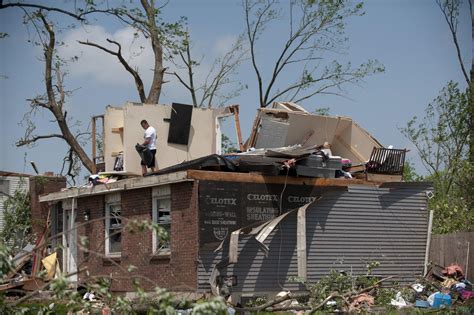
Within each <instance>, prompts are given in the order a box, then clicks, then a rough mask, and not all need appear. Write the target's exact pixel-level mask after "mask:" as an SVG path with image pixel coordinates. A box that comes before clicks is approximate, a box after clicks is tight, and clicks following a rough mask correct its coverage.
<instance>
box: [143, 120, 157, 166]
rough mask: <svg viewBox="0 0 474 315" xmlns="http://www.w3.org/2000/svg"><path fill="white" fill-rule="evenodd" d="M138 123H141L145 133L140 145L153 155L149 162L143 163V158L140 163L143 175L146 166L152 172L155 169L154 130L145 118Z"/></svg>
mask: <svg viewBox="0 0 474 315" xmlns="http://www.w3.org/2000/svg"><path fill="white" fill-rule="evenodd" d="M140 125H142V127H143V129H145V134H144V135H143V138H144V139H145V140H144V141H143V143H142V145H143V146H145V147H147V149H148V150H150V152H151V154H152V156H153V157H152V159H151V160H150V161H149V163H145V161H144V160H143V159H142V161H141V163H140V164H141V165H142V174H143V175H145V174H146V171H147V167H148V168H150V169H151V171H152V172H154V171H155V155H156V130H155V128H153V127H152V126H150V125H149V124H148V122H147V121H146V120H145V119H143V120H142V121H141V122H140Z"/></svg>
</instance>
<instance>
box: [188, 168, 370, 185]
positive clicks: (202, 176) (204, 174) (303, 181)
mask: <svg viewBox="0 0 474 315" xmlns="http://www.w3.org/2000/svg"><path fill="white" fill-rule="evenodd" d="M187 173H188V178H192V179H198V180H213V181H220V182H244V183H262V184H285V182H286V183H287V184H289V185H310V186H344V187H345V186H350V185H371V186H375V185H377V184H378V183H376V182H367V181H365V180H360V179H350V180H349V179H345V178H307V177H305V178H303V177H285V176H263V175H260V174H256V173H229V172H214V171H212V172H210V171H201V170H188V171H187Z"/></svg>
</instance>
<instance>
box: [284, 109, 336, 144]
mask: <svg viewBox="0 0 474 315" xmlns="http://www.w3.org/2000/svg"><path fill="white" fill-rule="evenodd" d="M343 120H345V118H340V117H330V116H319V115H308V114H297V113H289V123H290V125H291V126H294V127H293V128H291V129H290V132H289V133H288V137H287V141H286V142H287V143H288V144H297V143H301V142H302V141H303V140H304V139H306V138H307V139H308V140H307V141H306V146H309V145H322V144H324V142H326V141H327V142H329V143H332V142H333V139H334V135H335V131H336V129H337V128H338V125H339V124H340V123H341V121H343ZM308 137H309V138H308Z"/></svg>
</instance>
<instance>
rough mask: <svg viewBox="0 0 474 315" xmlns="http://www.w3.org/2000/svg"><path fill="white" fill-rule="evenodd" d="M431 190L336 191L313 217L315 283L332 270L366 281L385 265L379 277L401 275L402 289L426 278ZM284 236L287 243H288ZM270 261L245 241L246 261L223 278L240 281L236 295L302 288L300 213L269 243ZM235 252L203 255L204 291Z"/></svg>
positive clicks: (310, 255)
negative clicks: (219, 264)
mask: <svg viewBox="0 0 474 315" xmlns="http://www.w3.org/2000/svg"><path fill="white" fill-rule="evenodd" d="M425 190H426V187H422V186H420V187H413V186H409V187H407V188H397V189H393V188H392V189H389V188H376V187H363V186H353V187H350V189H349V190H348V191H347V192H329V193H326V194H325V195H324V196H323V198H322V199H321V200H319V201H317V202H316V203H315V204H313V205H312V206H311V207H310V208H308V210H307V212H306V237H307V272H308V281H309V282H315V281H317V280H319V279H321V277H323V276H325V275H327V274H328V273H329V271H330V270H331V269H335V270H345V271H346V272H353V273H354V274H365V272H366V265H367V263H369V262H372V261H378V262H380V267H379V268H377V269H375V271H374V273H375V274H377V275H378V276H381V277H386V276H392V275H398V276H400V278H398V279H396V281H399V282H401V283H406V282H410V281H414V280H415V279H416V277H417V276H420V275H421V274H422V272H423V263H424V255H425V246H426V236H427V226H428V223H427V221H428V219H427V217H428V212H427V200H426V194H425ZM282 235H283V237H282ZM265 244H266V245H267V246H268V247H269V251H268V254H267V255H265V253H264V251H263V250H262V249H261V247H260V246H259V244H258V243H257V242H256V241H255V240H254V239H252V238H249V237H242V238H241V239H240V241H239V261H238V262H237V263H236V264H235V265H231V266H228V267H227V268H224V269H223V270H222V271H221V275H224V276H225V275H227V276H231V275H232V276H236V277H237V285H236V286H235V287H233V289H232V290H233V292H241V293H254V292H278V291H281V290H283V289H291V290H297V289H302V287H301V285H299V284H297V283H290V282H289V281H288V280H289V277H292V276H293V277H296V276H297V259H296V213H293V214H290V215H289V216H288V217H287V218H286V219H284V220H283V221H282V223H281V224H280V225H279V226H278V227H277V228H276V229H275V231H274V232H273V233H271V234H270V236H269V237H268V238H267V240H266V241H265ZM227 254H228V247H227V245H226V246H224V249H223V251H221V252H218V253H214V252H213V251H212V250H205V249H201V250H200V263H199V265H198V288H199V289H200V290H201V291H209V290H210V285H209V276H210V273H211V271H212V269H213V266H214V265H215V263H216V262H219V261H220V260H221V259H222V257H223V256H227Z"/></svg>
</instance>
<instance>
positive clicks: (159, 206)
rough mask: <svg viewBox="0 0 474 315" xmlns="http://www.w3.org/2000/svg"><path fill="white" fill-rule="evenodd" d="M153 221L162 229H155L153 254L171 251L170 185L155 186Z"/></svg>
mask: <svg viewBox="0 0 474 315" xmlns="http://www.w3.org/2000/svg"><path fill="white" fill-rule="evenodd" d="M152 194H153V222H154V223H156V224H158V225H159V226H160V227H161V229H159V230H156V229H154V230H153V254H163V253H169V251H170V244H171V243H170V241H171V191H170V186H169V185H165V186H159V187H155V188H153V193H152Z"/></svg>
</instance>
